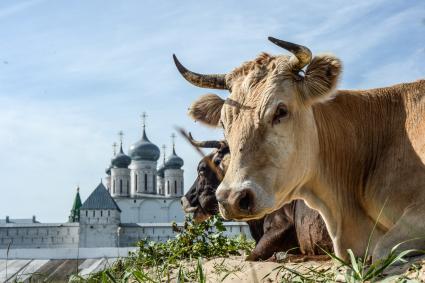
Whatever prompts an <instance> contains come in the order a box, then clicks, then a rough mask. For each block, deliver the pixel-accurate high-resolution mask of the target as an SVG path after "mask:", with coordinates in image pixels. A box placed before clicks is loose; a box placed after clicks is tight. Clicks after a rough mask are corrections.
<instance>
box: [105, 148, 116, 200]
mask: <svg viewBox="0 0 425 283" xmlns="http://www.w3.org/2000/svg"><path fill="white" fill-rule="evenodd" d="M112 149H113V151H112V152H113V156H112V158H111V162H110V163H109V166H108V167H107V168H106V169H105V173H106V177H105V180H106V188H107V189H108V192H109V193H111V169H112V159H114V157H115V155H117V143H116V142H114V143H113V144H112Z"/></svg>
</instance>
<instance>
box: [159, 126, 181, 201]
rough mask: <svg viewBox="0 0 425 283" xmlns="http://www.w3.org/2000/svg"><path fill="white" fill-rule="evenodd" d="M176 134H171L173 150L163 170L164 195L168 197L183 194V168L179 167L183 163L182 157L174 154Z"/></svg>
mask: <svg viewBox="0 0 425 283" xmlns="http://www.w3.org/2000/svg"><path fill="white" fill-rule="evenodd" d="M175 138H176V135H175V134H172V135H171V139H172V144H173V151H172V153H171V155H170V156H169V157H168V159H167V161H166V162H165V170H164V185H165V196H170V197H181V196H182V195H183V194H184V191H183V190H184V183H183V170H182V169H181V168H182V167H183V165H184V162H183V159H181V158H180V157H179V156H178V155H177V154H176V143H175Z"/></svg>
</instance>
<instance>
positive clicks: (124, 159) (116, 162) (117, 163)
mask: <svg viewBox="0 0 425 283" xmlns="http://www.w3.org/2000/svg"><path fill="white" fill-rule="evenodd" d="M130 163H131V158H130V156H128V155H127V154H125V153H124V151H123V150H122V143H121V146H120V152H118V154H117V155H115V156H114V158H112V161H111V164H112V168H128V165H130Z"/></svg>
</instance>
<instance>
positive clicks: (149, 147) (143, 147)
mask: <svg viewBox="0 0 425 283" xmlns="http://www.w3.org/2000/svg"><path fill="white" fill-rule="evenodd" d="M129 154H130V157H131V159H133V160H149V161H157V160H158V159H159V155H160V152H159V148H158V147H157V146H156V145H155V144H153V143H151V142H150V141H149V139H148V137H147V136H146V131H145V127H144V126H143V136H142V139H141V140H139V141H138V142H136V143H134V144H133V145H132V146H130V151H129Z"/></svg>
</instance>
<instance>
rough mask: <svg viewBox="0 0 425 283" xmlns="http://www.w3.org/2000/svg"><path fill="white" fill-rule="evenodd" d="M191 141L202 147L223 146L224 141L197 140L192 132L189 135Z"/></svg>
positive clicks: (194, 144)
mask: <svg viewBox="0 0 425 283" xmlns="http://www.w3.org/2000/svg"><path fill="white" fill-rule="evenodd" d="M188 140H189V142H190V143H191V144H192V145H193V146H196V147H202V148H221V147H222V146H223V143H222V142H221V141H196V140H194V139H193V137H192V134H191V133H189V135H188Z"/></svg>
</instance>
